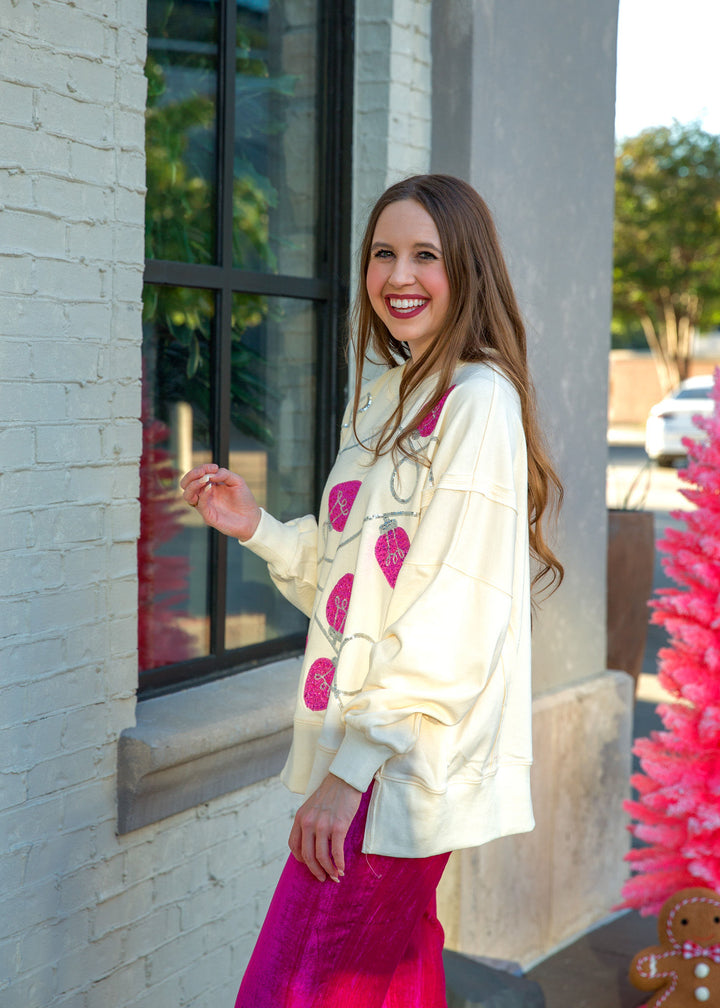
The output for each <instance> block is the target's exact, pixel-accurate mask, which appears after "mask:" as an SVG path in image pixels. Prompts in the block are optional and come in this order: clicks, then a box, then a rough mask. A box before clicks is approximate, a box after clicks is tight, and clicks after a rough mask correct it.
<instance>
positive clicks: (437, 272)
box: [365, 199, 450, 360]
mask: <svg viewBox="0 0 720 1008" xmlns="http://www.w3.org/2000/svg"><path fill="white" fill-rule="evenodd" d="M365 284H366V287H367V292H368V297H369V298H370V303H371V304H372V306H373V308H374V310H375V312H376V314H377V315H378V316H379V318H380V319H382V321H383V322H384V323H385V325H386V326H387V327H388V329H389V330H390V333H391V334H392V336H393V337H394V338H395V339H396V340H398V341H400V342H402V343H407V345H408V347H409V349H410V354H411V356H412V359H413V360H418V358H419V357H420V356H422V354H423V353H424V351H425V350H427V348H428V347H429V346H431V345H432V343H434V341H435V340H436V339H437V337H438V336H439V335H440V332H441V329H442V325H443V322H444V320H445V316H446V315H447V312H448V308H449V307H450V283H449V281H448V277H447V273H446V271H445V262H444V260H443V250H442V248H441V246H440V236H439V235H438V231H437V228H436V227H435V222H434V221H433V219H432V217H431V216H430V214H429V213H428V212H427V211H426V210H425V209H423V207H421V206H420V204H419V203H417V202H416V201H415V200H413V199H406V200H398V201H397V202H396V203H390V204H389V205H388V206H386V207H385V209H384V210H383V211H382V213H381V214H380V216H379V217H378V221H377V225H376V227H375V233H374V234H373V239H372V247H371V249H370V261H369V263H368V268H367V273H366V275H365Z"/></svg>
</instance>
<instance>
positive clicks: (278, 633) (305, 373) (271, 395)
mask: <svg viewBox="0 0 720 1008" xmlns="http://www.w3.org/2000/svg"><path fill="white" fill-rule="evenodd" d="M315 327H316V311H315V308H314V306H313V305H312V303H311V302H308V301H300V300H293V299H290V298H260V297H252V296H250V295H247V294H236V295H235V297H234V299H233V369H232V381H231V384H232V390H231V395H232V403H231V410H230V414H231V433H230V469H232V470H233V471H234V472H238V473H240V474H241V475H242V476H244V478H245V479H246V480H247V482H248V484H249V485H250V488H251V489H252V491H253V493H254V494H255V496H256V497H257V500H258V503H259V504H260V505H261V506H262V507H264V508H267V510H268V511H269V512H270V513H271V514H272V515H274V516H275V517H276V518H279V519H280V520H282V521H287V520H288V519H290V518H297V517H299V516H301V515H304V514H308V513H309V512H311V511H312V510H313V474H314V454H315V346H316V340H315ZM306 629H307V620H306V619H305V617H304V616H303V615H302V613H300V612H299V610H297V609H296V608H295V607H294V606H292V605H290V603H289V602H286V601H285V599H284V598H283V597H282V596H281V595H280V593H279V592H278V591H277V589H276V588H275V587H274V585H273V584H272V582H271V581H270V578H269V576H268V574H267V568H266V565H265V563H264V561H262V560H260V559H258V558H257V557H256V556H254V555H253V554H252V553H250V551H249V550H244V549H241V548H239V547H238V548H231V549H230V550H229V553H228V578H227V617H226V624H225V635H226V638H225V639H226V646H227V647H228V648H237V647H245V646H247V645H249V644H258V643H262V642H265V641H270V640H273V639H276V638H278V637H286V636H289V635H291V634H295V633H298V632H300V633H304V632H305V631H306Z"/></svg>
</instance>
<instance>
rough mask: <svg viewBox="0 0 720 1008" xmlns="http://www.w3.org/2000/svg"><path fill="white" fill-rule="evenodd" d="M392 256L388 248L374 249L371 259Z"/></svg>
mask: <svg viewBox="0 0 720 1008" xmlns="http://www.w3.org/2000/svg"><path fill="white" fill-rule="evenodd" d="M391 256H392V252H391V251H390V249H376V251H375V252H373V259H389V258H390V257H391Z"/></svg>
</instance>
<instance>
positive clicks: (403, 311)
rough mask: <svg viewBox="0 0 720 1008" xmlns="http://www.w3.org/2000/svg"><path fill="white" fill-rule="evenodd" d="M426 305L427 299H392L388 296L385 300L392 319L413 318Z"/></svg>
mask: <svg viewBox="0 0 720 1008" xmlns="http://www.w3.org/2000/svg"><path fill="white" fill-rule="evenodd" d="M427 303H428V299H427V298H403V297H393V296H392V295H390V294H388V296H387V297H386V298H385V304H386V305H387V306H388V311H389V312H390V314H391V315H392V316H393V318H415V316H416V315H419V314H420V312H421V311H422V310H423V308H424V307H425V305H426V304H427Z"/></svg>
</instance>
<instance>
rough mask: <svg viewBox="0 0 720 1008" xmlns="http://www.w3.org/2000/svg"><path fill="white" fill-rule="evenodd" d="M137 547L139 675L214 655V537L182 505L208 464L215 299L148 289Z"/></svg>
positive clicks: (204, 294)
mask: <svg viewBox="0 0 720 1008" xmlns="http://www.w3.org/2000/svg"><path fill="white" fill-rule="evenodd" d="M143 314H144V325H143V405H142V408H143V417H142V420H143V443H142V458H141V461H140V514H141V522H140V539H139V542H138V577H139V585H140V600H139V651H140V668H141V670H146V669H152V668H157V667H159V666H162V665H169V664H173V663H175V662H180V661H186V660H187V659H189V658H197V657H201V656H204V655H207V654H208V653H209V649H210V618H209V617H210V613H209V604H210V593H209V581H208V572H209V556H210V554H209V548H210V533H209V531H208V529H207V528H206V526H205V524H204V523H203V521H202V518H201V517H200V515H199V514H197V512H195V511H193V510H192V509H191V508H188V507H187V506H186V505H185V504H184V503H183V502H182V500H181V499H180V495H179V491H178V483H179V479H180V477H181V476H182V475H183V474H184V473H185V472H187V470H188V469H190V468H192V467H193V466H195V465H199V464H200V463H201V462H209V461H210V460H211V458H212V453H211V440H212V438H211V435H212V432H211V429H210V420H209V418H210V416H211V392H210V376H211V363H212V343H213V331H214V314H215V313H214V302H213V296H212V294H211V292H209V291H203V290H193V289H189V288H182V287H155V286H151V285H146V287H145V292H144V304H143Z"/></svg>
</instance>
